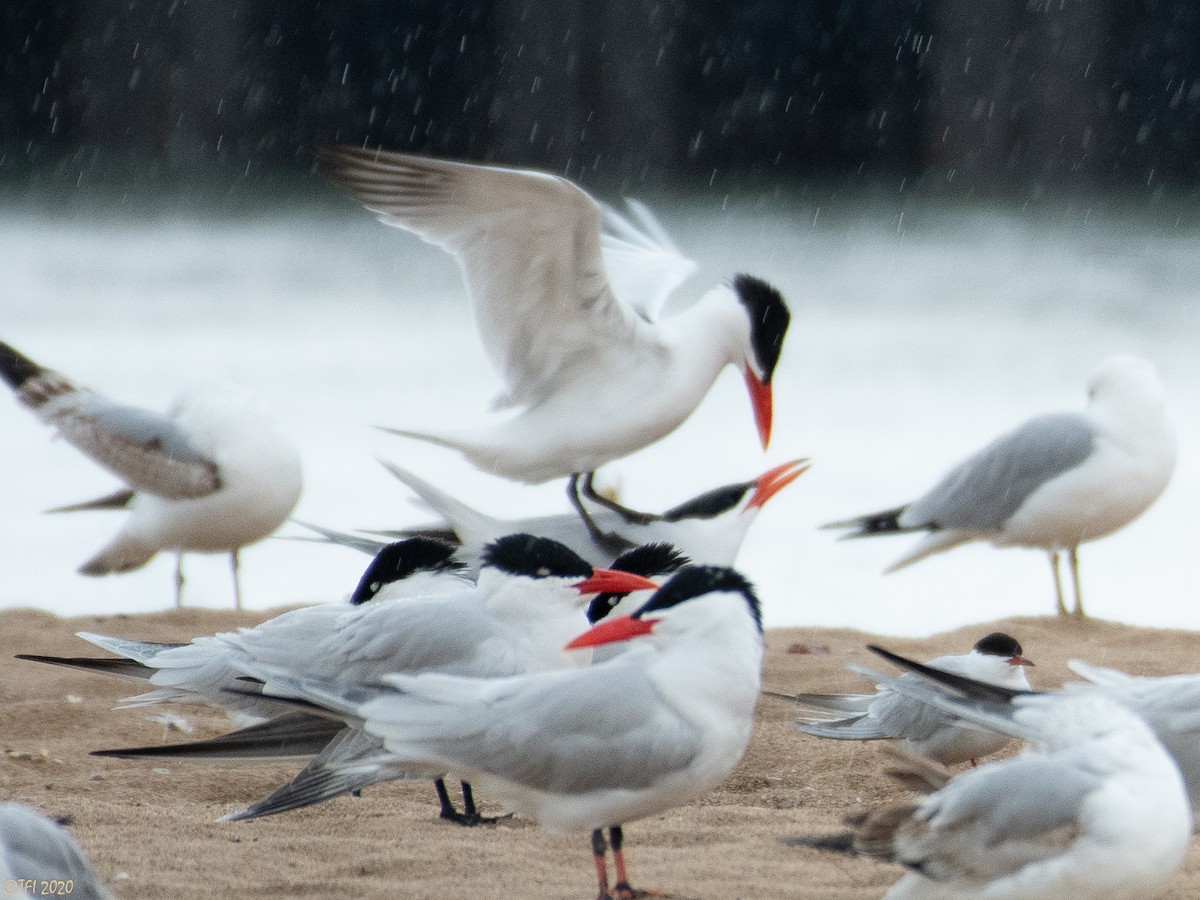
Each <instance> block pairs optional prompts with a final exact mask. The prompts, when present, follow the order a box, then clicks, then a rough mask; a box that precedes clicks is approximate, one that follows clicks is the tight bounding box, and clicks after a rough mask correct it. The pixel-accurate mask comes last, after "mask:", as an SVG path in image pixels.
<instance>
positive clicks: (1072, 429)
mask: <svg viewBox="0 0 1200 900" xmlns="http://www.w3.org/2000/svg"><path fill="white" fill-rule="evenodd" d="M1094 441H1095V433H1094V431H1093V430H1092V427H1091V426H1090V424H1089V423H1088V421H1087V419H1086V418H1085V417H1084V416H1082V415H1079V414H1075V413H1059V414H1055V415H1048V416H1040V417H1038V418H1035V419H1031V420H1029V421H1028V422H1026V423H1025V424H1024V425H1022V426H1021V427H1020V428H1018V429H1016V430H1015V431H1012V432H1010V433H1008V434H1006V435H1004V436H1002V437H1000V438H997V439H996V440H995V441H993V442H992V443H991V444H989V445H988V446H987V447H984V448H983V449H982V450H981V451H979V452H978V453H976V454H975V455H974V456H972V457H971V458H970V459H968V460H966V461H965V462H963V463H961V464H959V465H958V466H956V467H955V468H954V469H952V470H951V471H950V472H949V473H948V474H947V475H946V477H945V478H943V479H942V480H941V481H940V482H939V483H938V484H937V485H936V486H935V487H934V488H933V489H932V490H931V491H929V492H928V493H927V494H925V495H924V496H923V497H921V498H920V499H919V500H916V501H915V502H913V503H911V504H910V505H909V506H908V508H907V509H905V510H904V512H903V513H902V514H901V516H900V524H901V525H902V526H903V527H905V528H937V529H946V530H949V529H962V530H967V531H996V530H999V529H1000V528H1002V527H1003V525H1004V523H1005V522H1006V521H1007V520H1008V518H1009V517H1010V516H1011V515H1012V514H1013V513H1014V512H1015V511H1016V510H1017V509H1018V508H1019V507H1020V506H1021V504H1022V503H1024V502H1025V500H1026V499H1028V497H1029V496H1030V494H1032V493H1033V492H1034V491H1036V490H1037V489H1038V488H1039V487H1041V486H1042V485H1043V484H1045V483H1046V482H1048V481H1050V480H1051V479H1053V478H1055V477H1057V476H1058V475H1061V474H1062V473H1063V472H1066V471H1067V470H1069V469H1073V468H1075V467H1076V466H1078V465H1079V464H1080V463H1082V462H1083V461H1084V460H1085V459H1087V457H1088V456H1089V455H1090V454H1091V452H1092V447H1093V444H1094Z"/></svg>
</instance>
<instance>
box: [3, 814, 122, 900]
mask: <svg viewBox="0 0 1200 900" xmlns="http://www.w3.org/2000/svg"><path fill="white" fill-rule="evenodd" d="M0 884H2V885H3V893H4V896H5V897H24V898H31V897H35V896H39V897H40V896H43V895H45V894H46V893H50V892H53V893H67V894H70V895H71V896H72V897H79V898H82V900H113V895H112V894H111V893H110V892H109V890H108V888H106V887H105V886H104V884H103V883H102V882H101V881H100V876H98V875H97V874H96V872H95V870H94V869H93V868H92V866H91V864H90V863H89V862H88V860H87V857H86V856H85V855H84V853H83V850H82V849H80V847H79V844H78V843H76V841H75V839H74V838H73V837H71V835H69V834H68V833H67V832H66V831H64V830H63V829H62V828H60V827H59V826H58V825H56V824H55V823H54V822H52V821H51V820H50V819H48V818H46V817H45V816H44V815H42V814H41V813H39V812H36V811H34V810H33V809H30V808H29V807H28V806H24V805H23V804H20V803H0ZM59 885H62V888H59V887H58V886H59Z"/></svg>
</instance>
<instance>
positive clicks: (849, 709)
mask: <svg viewBox="0 0 1200 900" xmlns="http://www.w3.org/2000/svg"><path fill="white" fill-rule="evenodd" d="M927 665H929V666H933V667H935V668H938V669H942V670H944V671H948V672H953V673H955V674H959V675H966V676H968V677H970V678H974V679H977V680H979V681H983V682H987V683H989V684H997V685H1001V686H1003V687H1006V688H1010V689H1012V690H1013V691H1028V690H1029V680H1028V678H1026V676H1025V668H1026V666H1031V665H1033V663H1032V662H1030V661H1029V660H1028V659H1026V658H1025V657H1024V656H1022V650H1021V645H1020V644H1019V643H1017V641H1016V639H1015V638H1013V637H1011V636H1010V635H1007V634H1004V633H1003V632H994V633H992V634H989V635H987V636H986V637H984V638H981V639H980V640H979V641H977V642H976V643H975V646H974V647H972V648H971V652H970V653H964V654H962V655H959V656H939V657H938V658H937V659H934V660H931V661H930V662H929V663H928V664H927ZM900 677H901V678H907V679H915V678H917V677H918V676H917V675H914V674H905V675H902V676H900ZM776 696H780V697H786V698H787V699H789V700H793V701H794V702H796V703H797V704H798V705H799V706H800V707H801V708H802V709H803V711H804V713H803V714H802V716H801V718H800V719H799V720H798V721H797V722H796V728H798V729H799V730H800V731H803V732H804V733H805V734H811V735H815V736H816V737H822V738H832V739H834V740H842V741H873V740H893V741H895V742H896V743H897V744H898V746H899V747H900V748H901V749H902V750H904V751H905V752H908V753H913V754H916V755H919V756H923V757H926V758H927V759H932V760H935V761H937V762H939V763H942V764H943V765H954V764H955V763H960V762H967V761H970V762H971V763H972V764H974V763H975V761H976V760H977V759H979V758H980V757H984V756H990V755H991V754H993V753H998V752H999V751H1000V750H1003V749H1004V747H1006V746H1007V745H1008V743H1009V737H1008V736H1007V735H1002V734H999V733H997V732H995V731H992V730H990V729H987V728H980V727H979V726H977V725H969V724H963V723H962V722H961V721H960V720H958V719H956V718H955V717H954V716H950V715H947V714H946V713H945V712H943V711H942V710H940V709H938V708H936V707H933V706H930V705H928V704H926V703H921V702H919V701H917V700H913V699H912V698H911V697H908V696H906V695H904V694H898V693H896V692H895V691H892V690H890V689H888V688H887V687H886V686H884V685H880V686H879V688H878V690H877V691H876V692H875V693H874V694H777V695H776Z"/></svg>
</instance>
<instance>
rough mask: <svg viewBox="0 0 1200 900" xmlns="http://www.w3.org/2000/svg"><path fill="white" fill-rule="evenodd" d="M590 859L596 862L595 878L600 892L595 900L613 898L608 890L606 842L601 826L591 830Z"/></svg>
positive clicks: (609, 899) (611, 899) (610, 899)
mask: <svg viewBox="0 0 1200 900" xmlns="http://www.w3.org/2000/svg"><path fill="white" fill-rule="evenodd" d="M592 859H593V860H594V861H595V863H596V879H597V880H598V881H599V882H600V893H598V894H597V895H596V900H613V896H612V894H610V893H609V892H608V844H607V843H606V842H605V840H604V829H602V828H597V829H596V830H595V831H593V832H592Z"/></svg>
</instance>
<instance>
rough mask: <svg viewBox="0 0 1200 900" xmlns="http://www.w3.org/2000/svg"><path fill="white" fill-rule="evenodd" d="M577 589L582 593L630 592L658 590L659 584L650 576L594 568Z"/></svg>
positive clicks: (577, 585) (579, 583)
mask: <svg viewBox="0 0 1200 900" xmlns="http://www.w3.org/2000/svg"><path fill="white" fill-rule="evenodd" d="M575 590H577V591H579V593H581V594H630V593H632V592H634V591H657V590H658V584H657V583H655V582H653V581H651V580H650V579H649V578H643V577H642V576H641V575H635V574H634V573H632V572H622V571H620V570H619V569H592V574H591V575H589V576H588V577H587V578H585V579H583V581H580V582H578V583H577V584H576V585H575Z"/></svg>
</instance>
